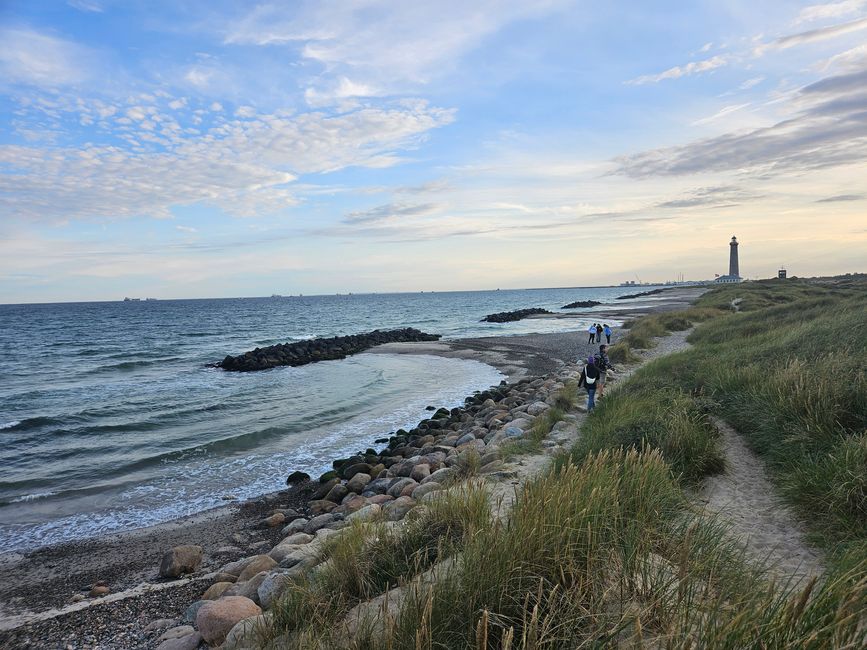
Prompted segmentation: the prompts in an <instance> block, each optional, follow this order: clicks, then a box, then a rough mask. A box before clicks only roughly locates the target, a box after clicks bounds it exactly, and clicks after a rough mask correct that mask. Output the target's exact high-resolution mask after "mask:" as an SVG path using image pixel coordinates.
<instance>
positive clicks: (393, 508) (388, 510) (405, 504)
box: [382, 496, 416, 521]
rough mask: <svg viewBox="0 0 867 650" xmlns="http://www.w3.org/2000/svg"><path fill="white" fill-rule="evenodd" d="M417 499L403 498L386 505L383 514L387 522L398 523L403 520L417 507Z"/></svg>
mask: <svg viewBox="0 0 867 650" xmlns="http://www.w3.org/2000/svg"><path fill="white" fill-rule="evenodd" d="M415 503H416V502H415V499H413V498H412V497H408V496H403V497H400V498H398V499H395V500H394V501H391V502H390V503H387V504H385V506H383V508H382V512H383V514H384V515H385V518H386V520H387V521H398V520H399V519H403V518H404V517H405V516H406V513H408V512H409V511H410V510H412V509H413V508H414V507H415Z"/></svg>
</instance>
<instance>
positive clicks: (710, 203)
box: [655, 185, 761, 209]
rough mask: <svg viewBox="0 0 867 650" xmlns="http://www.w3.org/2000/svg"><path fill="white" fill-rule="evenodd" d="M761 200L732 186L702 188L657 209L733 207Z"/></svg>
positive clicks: (665, 203) (658, 205) (666, 202)
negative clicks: (741, 203) (745, 202)
mask: <svg viewBox="0 0 867 650" xmlns="http://www.w3.org/2000/svg"><path fill="white" fill-rule="evenodd" d="M757 198H761V195H759V194H754V193H753V192H749V191H746V190H743V189H740V188H738V187H735V186H732V185H720V186H714V187H700V188H698V189H695V190H692V191H691V192H689V193H687V194H686V195H685V196H683V197H681V198H679V199H673V200H670V201H664V202H662V203H658V204H657V205H656V206H655V207H657V208H669V209H671V208H675V209H676V208H696V207H700V206H707V207H732V206H735V205H738V204H739V203H740V202H741V201H747V200H754V199H757Z"/></svg>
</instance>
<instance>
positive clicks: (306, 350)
mask: <svg viewBox="0 0 867 650" xmlns="http://www.w3.org/2000/svg"><path fill="white" fill-rule="evenodd" d="M439 339H440V335H439V334H427V333H425V332H422V331H420V330H417V329H414V328H412V327H406V328H403V329H397V330H374V331H372V332H368V333H367V334H352V335H350V336H333V337H331V338H318V339H313V340H310V341H296V342H294V343H278V344H277V345H271V346H268V347H266V348H256V349H255V350H249V351H248V352H244V353H243V354H239V355H237V356H234V357H233V356H231V355H228V356H226V358H225V359H223V360H222V361H219V362H217V363H215V364H214V367H216V368H222V369H223V370H229V371H234V372H252V371H255V370H268V369H270V368H276V367H279V366H303V365H305V364H308V363H315V362H316V361H328V360H332V359H345V358H346V357H348V356H349V355H352V354H358V353H359V352H364V351H365V350H368V349H370V348H372V347H374V346H377V345H382V344H384V343H408V342H419V341H438V340H439Z"/></svg>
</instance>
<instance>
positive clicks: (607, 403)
mask: <svg viewBox="0 0 867 650" xmlns="http://www.w3.org/2000/svg"><path fill="white" fill-rule="evenodd" d="M865 289H867V285H865V283H864V282H858V281H846V280H838V281H834V282H825V283H823V282H805V281H795V282H779V281H771V282H756V283H749V284H743V285H737V286H729V287H724V288H719V289H717V290H714V291H712V292H709V293H708V294H706V295H705V296H703V297H702V298H700V299H699V300H698V301H697V303H696V305H695V306H694V307H692V308H690V309H688V310H686V311H684V312H680V313H670V314H659V315H654V316H650V317H647V318H644V319H641V320H639V321H637V322H635V323H634V324H632V327H631V328H630V330H629V333H628V334H627V335H626V336H625V337H624V338H623V340H622V342H621V343H619V344H618V346H617V348H616V349H615V350H614V351H613V358H617V359H620V360H621V361H620V363H626V362H629V361H632V360H635V359H636V357H638V358H640V356H641V353H640V352H637V351H639V350H641V349H646V348H650V347H652V346H653V345H654V343H655V342H656V341H657V340H659V337H664V336H665V335H666V333H667V332H670V331H688V330H689V329H690V328H692V327H693V326H695V325H697V327H696V329H695V330H694V331H693V332H691V333H690V335H689V341H690V342H691V343H692V348H691V349H688V350H684V351H682V352H678V353H676V354H672V355H669V356H665V357H661V358H659V359H656V360H655V361H653V362H651V363H649V364H647V365H645V366H644V367H642V368H641V369H639V370H638V371H637V372H636V373H635V374H634V376H632V377H630V378H629V379H628V380H626V381H624V382H620V385H619V386H618V387H617V389H616V390H611V389H610V390H609V393H608V395H607V396H606V397H605V398H604V399H603V400H602V401H601V403H600V406H599V407H598V408H597V409H596V410H595V411H594V412H593V413H592V414H591V415H590V416H588V417H587V418H586V420H584V421H583V423H581V421H582V420H583V418H582V417H581V416H578V417H576V418H575V419H574V420H573V421H575V422H576V423H581V430H580V432H576V435H575V437H576V438H577V441H576V442H575V444H574V446H573V447H572V448H571V450H569V451H568V452H563V453H561V454H559V455H557V457H556V458H555V463H554V466H553V467H554V469H553V471H550V472H543V473H542V474H541V475H539V476H537V477H534V478H530V479H529V480H526V481H525V482H521V481H520V480H519V478H520V474H521V473H520V471H517V470H512V471H513V472H514V473H510V470H509V468H510V467H511V466H514V465H515V463H517V464H518V466H519V467H520V464H521V463H525V464H529V465H537V463H536V462H535V461H534V460H532V459H534V458H536V457H537V456H538V451H539V447H540V446H542V447H543V448H544V446H545V445H549V446H550V445H554V446H553V447H552V448H555V449H556V445H557V444H558V440H559V441H561V442H562V441H563V435H562V432H563V431H565V430H566V429H568V425H563V424H562V423H561V424H557V423H556V419H557V418H554V417H550V416H546V418H545V419H544V420H543V421H542V422H541V423H540V424H538V425H534V427H533V429H534V431H535V435H534V436H529V437H528V436H522V438H521V439H520V440H516V441H507V442H506V443H504V444H503V445H502V446H501V447H500V448H499V450H498V453H499V454H500V455H501V457H502V459H503V460H504V462H505V465H504V468H503V470H502V471H500V473H499V474H498V475H497V474H495V475H494V477H493V478H492V479H490V478H489V479H487V481H488V483H489V484H491V487H490V488H489V491H490V492H492V493H494V494H499V495H501V498H502V494H503V490H502V487H499V488H498V487H497V486H498V485H499V483H498V481H503V480H509V478H511V479H512V480H515V481H518V484H517V485H516V486H515V487H516V490H517V492H516V494H515V497H514V500H513V503H512V505H511V508H509V509H507V510H506V512H504V513H503V512H502V511H501V509H500V508H499V507H494V508H491V507H490V506H491V504H490V501H489V500H488V499H486V498H485V493H486V491H487V490H486V488H485V485H484V483H476V482H474V480H472V479H470V480H469V481H467V482H464V483H458V484H457V485H455V487H453V488H452V489H451V490H446V491H441V492H439V493H438V494H436V495H435V496H430V495H429V496H428V497H425V499H424V502H423V505H422V507H417V508H415V509H414V510H412V511H410V514H409V515H407V517H406V518H405V519H404V520H403V523H401V524H398V525H393V524H388V523H385V522H377V521H375V520H371V521H368V522H366V523H364V524H361V523H356V524H353V525H352V527H351V528H350V530H349V532H344V533H343V534H336V535H334V536H333V537H332V539H330V540H329V542H328V544H327V545H326V546H325V548H324V551H323V554H322V560H323V561H322V563H321V564H319V565H318V568H317V569H315V570H313V571H311V572H310V573H308V574H305V575H304V576H301V577H299V579H298V580H296V581H293V583H292V584H291V585H290V586H289V588H288V589H287V590H286V592H284V594H283V597H282V599H281V600H279V601H278V602H277V603H276V604H275V605H274V607H273V608H272V610H271V612H270V613H269V614H268V615H266V617H265V618H264V619H263V621H262V627H261V629H260V631H259V633H260V634H261V636H260V637H259V639H260V643H261V644H262V645H263V646H270V647H322V648H325V647H347V648H418V647H448V648H501V647H502V648H537V647H555V648H575V647H590V646H593V647H599V644H600V643H601V644H602V645H603V646H613V645H618V644H624V645H632V644H635V645H641V646H645V645H646V646H653V647H662V646H668V647H675V648H679V647H684V648H685V647H714V648H742V647H753V646H763V647H814V648H821V647H863V645H864V643H865V642H867V625H865V620H864V611H865V607H864V606H865V603H867V600H865V599H867V559H865V558H867V552H865V551H867V530H865V526H867V519H865V516H864V515H865V512H867V503H865V494H867V491H865V482H867V476H865V474H864V472H863V467H864V463H865V461H867V440H865V433H864V431H865V425H867V408H865V406H867V404H865V402H867V380H865V376H864V368H865V367H867V336H865V330H864V322H863V314H864V313H865V308H867V298H865V296H867V291H865ZM734 301H737V303H736V305H737V310H735V309H733V307H732V304H733V302H734ZM662 340H665V339H662ZM576 370H577V369H575V368H564V370H563V371H561V374H560V375H558V376H557V377H556V380H557V382H558V383H560V384H562V386H563V387H562V388H561V389H559V391H558V392H557V393H556V394H555V395H553V396H552V397H554V400H555V402H556V400H558V399H559V400H560V402H559V404H560V405H561V407H563V408H565V413H564V414H563V416H565V417H567V421H568V417H569V412H570V411H571V410H573V408H574V407H572V406H571V404H572V403H574V402H575V400H577V399H578V397H579V396H578V395H576V394H575V393H574V386H573V385H572V384H571V378H573V377H574V373H575V371H576ZM570 373H571V376H570ZM519 388H520V387H519ZM504 399H509V398H508V397H506V398H504ZM491 408H497V403H494V404H493V405H492V406H491ZM551 412H552V413H553V411H551ZM714 418H720V420H721V422H722V423H721V424H720V426H721V427H723V428H724V430H725V431H726V433H727V435H729V436H737V437H738V442H739V443H742V445H741V447H740V448H739V450H738V454H735V455H733V454H732V453H731V451H730V448H731V444H730V442H729V443H728V444H723V440H722V438H721V435H720V429H719V427H718V426H717V425H716V424H715V420H714ZM540 419H541V418H537V422H539V421H540ZM551 420H555V421H554V422H552V421H551ZM726 423H727V424H726ZM730 426H731V427H734V428H733V429H732V428H729V427H730ZM546 429H548V430H547V431H545V430H546ZM486 451H487V449H486ZM465 452H466V450H465ZM465 452H461V462H462V463H465V464H467V465H468V466H469V467H472V464H473V461H472V460H471V458H472V455H471V454H470V453H466V456H464V453H465ZM521 454H528V455H526V456H524V457H523V460H522V455H521ZM534 454H535V455H534ZM744 454H750V455H751V454H755V458H753V457H749V458H747V459H746V460H747V461H749V462H750V463H753V462H754V461H755V460H756V459H758V461H759V465H763V466H764V467H765V468H767V476H763V474H764V472H763V470H761V468H760V467H759V466H756V468H754V469H755V471H752V472H739V470H740V469H742V468H740V467H736V466H734V465H735V464H737V463H742V462H744V459H743V456H744ZM738 456H740V458H739V457H738ZM727 472H729V473H730V477H734V479H735V480H744V481H746V482H748V483H754V484H752V485H738V486H737V489H739V490H744V491H751V490H752V491H755V490H756V489H764V490H768V489H773V490H775V491H777V492H778V493H779V495H780V498H782V499H783V500H785V501H787V502H788V503H789V504H791V506H792V512H793V513H794V514H792V515H791V516H790V517H789V519H788V520H786V516H787V515H786V514H785V512H782V513H771V512H766V513H764V515H765V516H763V515H762V513H759V516H755V517H753V520H752V522H748V523H749V525H750V526H751V528H748V530H746V531H744V530H743V528H742V527H741V529H739V528H738V525H735V526H732V525H731V524H732V522H730V521H727V520H726V517H727V514H728V515H731V512H730V511H729V512H728V513H727V511H726V509H724V508H722V509H719V510H718V511H716V512H714V510H716V509H715V508H713V507H711V509H710V512H708V511H707V510H705V508H703V507H702V500H703V496H704V500H705V501H706V500H707V496H706V493H705V494H704V495H703V490H704V489H705V488H704V485H705V483H706V479H708V478H709V477H722V476H725V475H726V473H727ZM468 473H469V474H472V472H471V471H470V472H468ZM765 480H768V481H769V482H768V483H765V482H764V481H765ZM769 485H770V486H772V487H769ZM510 500H511V499H510ZM710 502H711V503H710V506H713V505H714V503H713V502H714V500H713V498H712V494H711V499H710ZM774 503H775V502H774V501H773V500H771V504H772V505H771V507H772V508H773V507H776V506H775V505H774ZM494 505H496V504H494ZM492 512H500V513H501V516H496V517H495V516H493V515H492ZM771 515H773V517H772V516H771ZM795 517H801V518H802V519H803V524H802V523H799V522H798V521H796V520H795ZM774 518H776V519H775V522H776V523H775V526H771V525H770V524H769V522H771V521H772V520H773V519H774ZM781 519H782V521H781ZM736 523H739V524H741V525H742V524H743V523H744V522H743V521H740V522H736ZM804 529H805V530H806V531H807V535H808V536H809V542H807V541H806V540H805V539H804V537H805V536H804V535H803V534H802V533H800V532H799V533H798V535H799V539H798V540H797V544H798V545H799V547H800V549H801V550H804V551H805V552H806V555H805V557H808V558H810V559H809V560H805V561H804V562H803V563H796V566H792V565H791V562H790V563H789V564H788V565H787V564H786V563H780V562H777V561H776V560H778V559H779V557H780V555H781V554H785V553H787V552H788V551H787V544H791V543H792V539H789V538H787V539H779V540H778V542H779V543H778V544H775V543H774V542H775V540H774V539H773V534H774V533H775V532H779V531H781V530H782V531H789V530H798V531H801V530H804ZM744 533H746V534H744ZM769 535H770V537H769ZM757 539H758V540H760V542H759V543H757V542H756V540H757ZM809 543H812V544H815V545H816V546H815V547H814V548H812V549H811V548H808V545H809ZM763 550H764V551H765V552H764V553H763V552H762V551H763ZM762 555H767V558H766V561H762V559H761V556H762ZM400 585H402V587H401V586H400Z"/></svg>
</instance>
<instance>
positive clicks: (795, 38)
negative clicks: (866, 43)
mask: <svg viewBox="0 0 867 650" xmlns="http://www.w3.org/2000/svg"><path fill="white" fill-rule="evenodd" d="M862 29H867V18H859V19H858V20H853V21H850V22H848V23H841V24H839V25H831V26H829V27H821V28H819V29H811V30H809V31H806V32H799V33H797V34H790V35H789V36H783V37H780V38H778V39H776V40H774V41H771V42H770V43H762V44H761V45H759V46H757V47H756V48H755V49H754V50H753V54H754V55H755V56H762V55H763V54H765V53H766V52H767V51H769V50H785V49H788V48H790V47H794V46H796V45H806V44H809V43H817V42H820V41H825V40H828V39H831V38H837V37H838V36H843V35H845V34H850V33H852V32H856V31H859V30H862Z"/></svg>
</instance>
